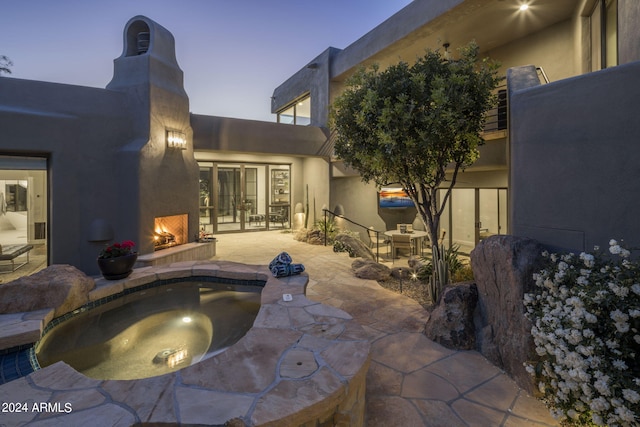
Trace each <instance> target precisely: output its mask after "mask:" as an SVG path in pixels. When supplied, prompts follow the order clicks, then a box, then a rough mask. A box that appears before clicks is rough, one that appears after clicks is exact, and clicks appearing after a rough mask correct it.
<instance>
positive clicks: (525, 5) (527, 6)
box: [520, 4, 529, 12]
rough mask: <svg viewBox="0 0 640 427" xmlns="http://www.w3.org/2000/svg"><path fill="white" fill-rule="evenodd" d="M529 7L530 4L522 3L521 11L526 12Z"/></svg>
mask: <svg viewBox="0 0 640 427" xmlns="http://www.w3.org/2000/svg"><path fill="white" fill-rule="evenodd" d="M527 9H529V5H528V4H522V5H520V11H522V12H524V11H525V10H527Z"/></svg>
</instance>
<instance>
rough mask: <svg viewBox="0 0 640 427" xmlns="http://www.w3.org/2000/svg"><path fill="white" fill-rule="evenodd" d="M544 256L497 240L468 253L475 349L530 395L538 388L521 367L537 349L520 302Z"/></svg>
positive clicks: (523, 244)
mask: <svg viewBox="0 0 640 427" xmlns="http://www.w3.org/2000/svg"><path fill="white" fill-rule="evenodd" d="M542 251H543V247H542V246H541V245H540V244H539V243H537V242H535V241H534V240H531V239H527V238H523V237H515V236H504V235H499V236H491V237H489V238H487V239H484V240H482V241H481V242H480V243H479V244H478V245H477V246H476V247H475V249H474V250H473V251H472V252H471V266H472V268H473V275H474V279H475V283H476V286H477V287H478V312H477V317H476V331H477V332H476V340H477V349H478V351H480V353H482V354H483V355H484V356H485V357H486V358H487V359H488V360H489V361H491V362H492V363H493V364H495V365H496V366H499V367H500V368H502V369H504V371H505V372H506V373H507V374H508V375H510V376H511V377H512V378H513V379H514V380H515V381H516V383H517V384H518V385H519V386H520V387H522V388H523V389H525V390H527V391H528V392H529V393H532V394H533V393H535V390H536V387H535V385H534V384H533V381H532V377H531V376H530V375H529V374H528V373H527V372H526V371H525V368H524V366H523V363H524V362H525V361H528V360H530V359H531V358H532V357H533V356H534V355H535V353H534V350H535V347H534V344H533V338H532V336H531V322H529V320H527V318H526V317H525V315H524V313H525V310H524V304H523V298H524V294H525V293H528V292H531V291H532V290H533V288H534V287H535V282H534V280H533V273H535V272H537V271H539V270H540V268H541V265H540V261H541V260H542V257H541V253H542Z"/></svg>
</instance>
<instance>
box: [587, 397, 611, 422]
mask: <svg viewBox="0 0 640 427" xmlns="http://www.w3.org/2000/svg"><path fill="white" fill-rule="evenodd" d="M610 406H611V405H609V402H607V399H605V398H604V397H598V398H597V399H593V400H592V401H591V404H590V405H589V408H591V410H592V411H594V412H603V411H606V410H607V409H609V407H610ZM594 422H595V420H594Z"/></svg>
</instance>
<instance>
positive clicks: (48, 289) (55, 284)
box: [0, 265, 96, 317]
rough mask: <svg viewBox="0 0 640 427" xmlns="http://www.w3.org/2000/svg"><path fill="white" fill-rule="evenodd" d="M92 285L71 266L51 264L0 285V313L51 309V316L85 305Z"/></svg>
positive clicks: (94, 284)
mask: <svg viewBox="0 0 640 427" xmlns="http://www.w3.org/2000/svg"><path fill="white" fill-rule="evenodd" d="M95 287H96V282H95V281H94V280H93V279H92V278H91V277H88V276H87V275H85V274H84V273H83V272H82V271H80V270H78V269H77V268H75V267H73V266H71V265H51V266H49V267H47V268H45V269H43V270H40V271H39V272H37V273H35V274H32V275H30V276H24V277H20V278H19V279H16V280H14V281H12V282H9V283H6V284H3V285H1V286H0V313H3V314H4V313H21V312H26V311H35V310H41V309H44V308H53V309H55V312H54V317H58V316H61V315H63V314H65V313H68V312H70V311H73V310H75V309H76V308H78V307H80V306H82V305H84V304H86V303H88V302H89V292H90V291H91V290H93V289H94V288H95Z"/></svg>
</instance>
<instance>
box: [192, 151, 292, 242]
mask: <svg viewBox="0 0 640 427" xmlns="http://www.w3.org/2000/svg"><path fill="white" fill-rule="evenodd" d="M290 172H291V166H290V165H264V164H250V163H237V164H232V163H216V162H200V234H204V236H205V237H206V236H208V235H211V234H213V233H219V232H238V231H254V230H267V229H272V228H288V227H289V223H290Z"/></svg>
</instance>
